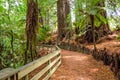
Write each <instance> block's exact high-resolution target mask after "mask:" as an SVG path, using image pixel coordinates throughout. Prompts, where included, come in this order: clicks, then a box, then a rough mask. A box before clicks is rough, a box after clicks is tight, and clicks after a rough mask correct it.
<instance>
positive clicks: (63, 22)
mask: <svg viewBox="0 0 120 80" xmlns="http://www.w3.org/2000/svg"><path fill="white" fill-rule="evenodd" d="M69 14H70V4H69V0H58V1H57V16H58V42H60V41H61V40H62V39H63V38H64V37H65V36H66V34H67V33H68V30H67V27H68V26H70V21H68V20H67V18H68V15H69Z"/></svg>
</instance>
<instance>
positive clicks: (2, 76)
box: [0, 46, 61, 80]
mask: <svg viewBox="0 0 120 80" xmlns="http://www.w3.org/2000/svg"><path fill="white" fill-rule="evenodd" d="M60 52H61V50H60V49H59V47H57V46H56V50H53V51H52V52H51V53H49V54H47V55H45V56H43V57H41V58H39V59H37V60H35V61H33V62H31V63H28V64H26V65H25V66H22V67H20V68H19V69H12V68H7V69H3V70H1V71H0V80H38V79H39V78H40V77H41V76H43V75H44V74H45V73H46V72H48V73H47V75H46V76H45V77H44V78H43V79H42V80H48V79H49V78H50V77H51V76H52V74H53V73H54V72H55V71H56V69H57V68H58V67H59V66H60V64H61V55H60ZM53 58H55V59H53ZM52 59H53V60H52ZM46 62H48V63H49V64H47V66H45V67H44V68H43V69H42V70H41V71H40V72H38V73H37V74H36V75H34V76H33V77H32V78H31V79H29V77H28V75H29V73H31V72H32V71H34V70H35V69H37V68H39V67H40V66H41V65H43V64H44V63H46Z"/></svg>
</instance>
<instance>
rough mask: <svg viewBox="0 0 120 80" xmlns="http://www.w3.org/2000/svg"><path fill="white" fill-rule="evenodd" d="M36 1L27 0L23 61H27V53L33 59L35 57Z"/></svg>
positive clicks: (37, 20)
mask: <svg viewBox="0 0 120 80" xmlns="http://www.w3.org/2000/svg"><path fill="white" fill-rule="evenodd" d="M38 22H39V19H38V2H37V0H28V9H27V20H26V34H27V42H26V51H25V63H27V58H28V53H30V55H31V56H30V57H31V59H32V60H33V59H34V57H35V53H36V50H35V46H36V34H37V29H38Z"/></svg>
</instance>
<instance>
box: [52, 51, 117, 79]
mask: <svg viewBox="0 0 120 80" xmlns="http://www.w3.org/2000/svg"><path fill="white" fill-rule="evenodd" d="M61 55H62V64H61V66H60V67H59V68H58V69H57V71H56V72H55V73H54V74H53V76H52V77H51V78H50V80H115V78H114V75H113V73H112V71H111V70H110V68H109V67H108V66H105V65H103V63H102V62H100V61H96V60H95V59H93V57H92V56H91V55H88V54H82V53H79V52H73V51H67V50H62V52H61Z"/></svg>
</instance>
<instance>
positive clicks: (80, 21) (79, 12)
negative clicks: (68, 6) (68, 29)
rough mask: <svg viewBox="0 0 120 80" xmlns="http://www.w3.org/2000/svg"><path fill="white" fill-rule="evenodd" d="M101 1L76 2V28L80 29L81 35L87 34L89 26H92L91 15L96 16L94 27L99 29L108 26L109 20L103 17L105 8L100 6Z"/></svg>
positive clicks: (85, 0) (86, 0)
mask: <svg viewBox="0 0 120 80" xmlns="http://www.w3.org/2000/svg"><path fill="white" fill-rule="evenodd" d="M100 3H101V0H77V1H75V5H76V6H75V14H76V27H79V29H80V32H81V34H82V33H85V32H86V29H87V27H89V26H88V24H90V22H91V20H90V15H93V16H94V26H95V27H99V26H100V25H101V24H106V23H107V19H106V18H105V17H104V16H103V15H101V13H102V12H104V11H105V10H104V8H105V7H100V6H99V5H98V4H100Z"/></svg>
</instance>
